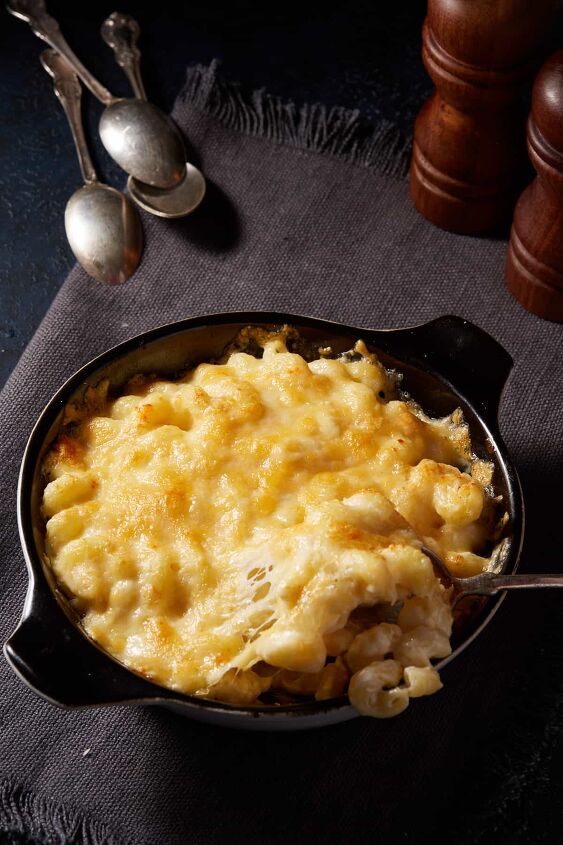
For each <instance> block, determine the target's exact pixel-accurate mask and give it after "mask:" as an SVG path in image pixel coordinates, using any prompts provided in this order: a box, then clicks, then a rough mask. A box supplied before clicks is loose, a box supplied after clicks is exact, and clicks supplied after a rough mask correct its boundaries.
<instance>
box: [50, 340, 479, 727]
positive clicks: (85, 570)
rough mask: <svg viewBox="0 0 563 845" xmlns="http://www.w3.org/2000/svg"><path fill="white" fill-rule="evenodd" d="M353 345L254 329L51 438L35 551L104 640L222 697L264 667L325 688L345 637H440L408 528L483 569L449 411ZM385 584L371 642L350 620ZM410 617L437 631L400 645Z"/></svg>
mask: <svg viewBox="0 0 563 845" xmlns="http://www.w3.org/2000/svg"><path fill="white" fill-rule="evenodd" d="M356 349H357V351H359V352H363V353H365V354H363V355H358V354H356V355H355V356H353V357H352V358H349V359H346V358H343V359H339V360H332V359H319V360H316V361H312V362H311V363H307V362H306V361H305V360H304V359H303V358H302V357H301V356H299V355H297V354H293V353H290V352H288V351H287V349H286V347H285V345H284V343H283V342H282V341H281V340H280V339H273V340H269V341H267V342H265V344H264V354H263V358H261V359H259V358H256V357H253V356H252V355H249V354H246V353H243V352H237V353H234V354H232V355H231V356H230V357H229V358H228V360H227V362H226V363H225V364H201V365H200V366H198V367H197V368H196V369H194V370H193V371H191V372H189V373H188V374H187V375H186V376H185V377H183V378H181V379H179V380H177V381H174V382H172V381H163V380H152V381H147V380H143V379H142V378H141V379H138V380H137V381H136V382H134V383H133V384H132V385H131V387H130V393H129V395H124V396H121V397H120V398H118V399H116V400H113V401H107V402H106V403H105V404H103V405H102V407H101V408H98V409H97V411H96V412H95V413H91V414H86V415H85V416H84V415H82V417H83V418H82V419H80V418H79V419H76V420H75V421H74V423H73V425H72V427H71V428H70V429H69V430H68V431H66V432H65V433H64V434H62V435H61V436H60V437H59V439H58V441H57V443H56V444H55V446H54V448H53V449H52V451H51V454H50V455H49V457H48V459H47V462H46V472H47V476H48V478H49V479H50V480H49V483H48V484H47V486H46V488H45V492H44V501H43V510H44V515H45V518H46V520H47V523H46V534H47V544H46V550H47V554H48V557H49V560H50V563H51V565H52V567H53V569H54V571H55V573H56V576H57V578H58V580H59V581H60V584H61V585H62V587H63V589H64V590H65V591H66V593H67V594H68V595H70V596H71V597H72V601H73V604H74V606H75V607H76V609H77V610H78V612H79V613H80V615H81V617H82V624H83V626H84V628H85V630H86V631H87V633H88V634H89V635H90V636H91V637H92V638H94V639H95V640H96V641H97V642H98V643H99V644H100V645H101V646H102V647H103V648H104V649H106V650H107V651H108V652H110V653H111V654H112V655H114V656H115V657H116V658H117V659H118V660H120V661H121V662H123V663H124V664H125V665H127V666H128V667H130V668H132V669H134V670H136V671H137V672H140V673H142V674H143V675H145V676H147V677H149V678H151V679H152V680H154V681H156V682H158V683H160V684H162V685H165V686H168V687H172V688H174V689H177V690H180V691H182V692H185V693H195V694H200V695H210V696H212V697H216V698H221V699H223V700H227V701H234V702H237V703H241V702H242V703H248V702H252V701H255V699H256V697H257V696H258V695H260V694H261V693H262V692H263V691H264V690H265V689H267V688H268V687H269V686H270V685H271V684H272V683H273V681H272V679H273V678H274V679H275V678H276V677H279V673H278V674H276V672H275V669H276V668H278V669H283V670H284V671H285V673H286V675H285V689H286V690H288V689H289V690H292V689H293V688H292V686H291V684H292V683H293V684H294V686H295V684H296V683H297V685H299V683H301V684H302V681H299V678H301V677H302V673H306V681H307V680H311V679H314V682H313V683H312V688H311V689H309V687H307V689H305V687H303V685H302V686H301V687H300V688H299V689H298V690H297V691H298V692H303V691H304V692H307V690H308V691H309V692H312V691H313V692H314V691H315V690H318V689H319V685H322V684H324V687H323V689H325V692H326V694H323V695H320V694H319V695H318V696H317V697H329V696H330V695H331V694H338V693H339V692H342V688H343V686H345V685H346V684H347V681H348V678H349V675H350V674H351V673H352V672H353V671H355V670H358V671H359V670H363V671H364V673H365V672H366V669H365V668H363V667H365V666H366V660H365V659H363V658H361V659H360V658H357V657H356V658H354V654H355V653H356V652H357V653H358V654H359V653H360V652H361V651H362V649H364V648H367V647H368V646H369V648H371V649H372V652H371V655H372V657H373V658H374V659H375V656H378V659H379V660H381V661H384V662H383V663H382V664H381V665H382V666H383V667H385V666H386V665H387V664H392V663H393V664H395V663H397V665H399V669H401V667H402V666H405V667H406V666H411V667H413V666H414V667H416V666H428V665H429V658H430V657H436V656H443V655H444V654H447V653H448V651H449V645H448V641H447V639H448V636H449V633H450V630H451V613H450V607H449V603H448V594H447V592H446V591H445V590H444V588H443V587H442V585H441V584H440V582H439V581H438V579H437V578H436V577H435V574H434V571H433V568H432V565H431V563H430V561H429V560H428V558H426V557H425V555H424V554H422V552H421V551H420V543H421V540H424V542H425V543H426V545H428V546H431V547H432V548H434V549H435V550H436V551H437V552H439V553H440V554H441V555H442V556H443V558H444V559H445V560H446V561H447V562H448V563H449V565H450V567H451V568H452V570H454V571H455V572H456V574H461V575H470V574H474V573H475V572H478V571H481V570H482V569H483V568H484V565H485V563H486V562H485V561H484V559H483V558H480V557H478V556H477V555H476V554H475V553H474V552H475V551H477V550H479V547H480V546H481V545H482V544H483V541H484V540H485V539H486V535H487V529H486V520H484V519H483V517H482V511H483V506H484V502H485V494H484V489H483V487H482V485H481V484H480V483H479V482H478V481H477V480H476V479H475V478H473V477H472V476H471V475H470V474H468V472H463V471H460V469H458V468H457V467H458V466H463V465H464V463H466V459H467V455H465V456H464V455H462V454H461V453H460V445H459V444H460V442H461V441H460V437H459V432H460V428H459V427H457V428H456V426H454V425H453V424H452V421H451V419H447V420H430V419H428V418H426V417H425V416H424V415H423V414H422V412H420V411H419V410H417V409H416V407H414V406H411V405H409V404H407V403H405V402H403V401H399V400H396V399H391V400H390V399H389V398H388V396H389V393H390V391H391V390H392V386H391V384H390V381H389V379H388V376H387V373H386V371H385V370H384V368H383V367H382V366H381V365H380V364H379V363H378V361H377V360H376V359H375V357H374V356H370V355H368V354H367V350H365V347H363V345H361V344H358V346H357V347H356ZM358 359H359V360H358ZM461 440H463V438H461ZM398 602H404V606H403V611H401V613H402V617H400V618H399V623H398V625H397V624H388V625H387V628H388V629H389V631H387V633H388V634H389V637H390V639H389V643H391V645H389V643H387V645H388V648H387V652H389V651H392V650H393V657H394V659H393V660H388V659H384V658H385V652H384V651H383V652H381V648H384V647H383V646H381V643H380V644H379V646H377V648H376V647H375V646H373V644H371V645H370V644H369V643H367V640H366V641H365V642H364V641H361V642H360V640H359V638H358V636H356V635H357V633H358V630H359V629H358V628H357V627H356V628H354V624H353V622H352V621H351V620H353V618H354V613H353V612H354V611H355V609H356V608H358V607H364V608H365V607H366V606H367V607H370V606H371V607H373V606H377V607H379V606H387V607H390V606H393V605H397V603H398ZM413 602H414V604H413ZM417 602H418V604H417ZM356 613H358V611H356ZM413 614H414V616H413ZM417 614H418V615H417ZM421 614H422V616H421ZM401 618H402V621H401ZM413 619H414V622H413ZM409 620H410V621H409ZM432 620H434V621H432ZM421 622H422V623H423V624H422V627H423V628H424V629H425V630H428V631H433V632H434V634H439V635H440V636H441V637H442V639H441V641H440V644H439V645H438V646H436V645H434V646H433V648H434V652H432V646H429V647H427V648H426V653H422V652H421V654H422V658H420V656H419V657H418V658H416V656H415V657H413V645H412V644H413V637H412V635H411V634H412V631H413V630H415V629H416V631H418V632H419V634H420V631H419V629H420V628H421V624H420V623H421ZM399 626H400V627H399ZM384 627H385V626H383V627H382V626H381V625H379V626H378V629H379V633H378V637H379V638H380V639H381V636H382V631H383V634H385V631H386V630H387V629H385V630H384ZM391 629H397V631H391ZM363 630H364V633H363V634H362V635H361V636H363V637H364V640H365V638H366V632H365V626H364V629H363ZM371 630H372V631H373V628H372V629H371ZM390 631H391V633H389V632H390ZM409 632H411V633H409ZM440 632H441V633H440ZM368 633H369V632H368ZM354 637H355V640H354ZM401 637H402V639H401ZM339 638H340V639H339ZM397 638H399V639H400V641H399V640H398V639H397ZM444 638H445V646H444ZM422 639H423V640H424V636H423V637H422ZM427 639H428V637H427ZM353 640H354V642H356V646H355V649H356V652H354V648H352V647H351V646H350V643H351V642H352V641H353ZM419 640H420V636H419ZM338 642H340V646H339V645H338ZM358 642H360V645H359V646H358ZM378 642H380V640H378ZM335 643H336V645H335ZM362 643H363V645H362ZM409 644H410V645H409ZM417 647H418V646H417ZM347 648H350V652H349V653H350V655H351V657H349V659H348V660H347V661H346V660H345V658H342V659H340V658H338V660H337V662H336V663H329V664H328V666H327V665H325V664H326V661H327V653H330V654H333V655H335V654H344V651H345V649H347ZM369 648H368V652H369ZM378 648H379V651H380V652H381V654H379V652H377V649H378ZM374 649H375V650H374ZM409 649H410V651H409ZM415 651H416V649H415ZM423 652H424V649H423ZM417 654H418V652H417ZM401 655H402V656H401ZM354 661H356V663H354ZM397 661H398V662H397ZM367 662H368V663H370V660H368V661H367ZM264 664H267V666H266V667H265V666H264ZM329 666H332V668H331V669H330V671H328V667H329ZM252 667H256V668H257V669H261V671H256V672H254V671H250V670H251V669H252ZM268 667H274V669H269V668H268ZM323 667H324V669H323ZM358 667H359V668H358ZM385 671H386V672H387V675H389V677H391V676H392V675H394V673H395V668H394V667H393V666H391V667H387V669H386V670H385ZM417 671H418V672H419V673H420V671H422V670H417ZM323 672H324V674H323ZM288 673H289V674H288ZM291 673H294V674H293V675H292V674H291ZM295 673H300V674H299V675H295ZM319 673H320V674H319ZM389 673H391V674H389ZM282 675H283V673H282ZM387 675H386V676H385V677H387ZM399 675H400V672H399ZM329 676H330V677H329ZM336 676H338V678H340V679H341V680H339V681H338V683H336V686H334V684H333V680H334V678H335V677H336ZM409 677H410V678H411V681H409V680H408V678H409ZM327 678H328V680H327ZM418 678H419V675H417V674H416V672H415V671H414V670H413V671H411V673H410V676H409V675H408V673H405V679H406V680H407V682H408V683H413V684H414V682H415V680H416V681H417V683H418V680H417V679H418ZM342 679H343V680H342ZM413 679H414V680H413ZM382 683H385V681H383V682H382ZM274 685H275V684H274ZM438 685H439V684H438ZM282 686H283V684H282ZM356 686H357V684H356ZM431 686H432V684H431ZM435 688H436V685H433V687H432V689H430V688H428V689H426V688H425V689H426V691H427V692H431V691H433V690H434V689H435ZM413 689H414V687H413ZM331 690H332V692H331ZM412 694H415V693H412ZM416 694H423V692H421V691H420V690H419V692H418V693H416ZM351 695H352V685H351ZM357 697H358V696H357ZM358 706H360V705H358ZM366 706H367V705H366ZM360 709H361V707H360ZM365 712H368V711H367V710H366V711H365Z"/></svg>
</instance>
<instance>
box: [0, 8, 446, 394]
mask: <svg viewBox="0 0 563 845" xmlns="http://www.w3.org/2000/svg"><path fill="white" fill-rule="evenodd" d="M48 5H49V10H50V11H51V13H52V14H53V15H54V16H55V17H57V18H58V19H59V20H60V21H61V22H62V25H63V31H64V33H65V35H66V36H67V40H68V41H69V42H70V44H71V45H72V46H73V48H74V49H75V50H76V52H77V53H78V54H79V55H80V57H81V58H82V59H83V61H84V62H85V64H87V65H88V67H89V68H91V69H92V70H93V72H94V73H96V74H97V75H98V76H99V77H100V78H101V80H102V81H103V82H104V83H105V84H106V85H107V86H108V87H109V88H110V89H111V90H114V91H115V92H116V93H118V94H123V95H125V94H127V92H128V89H127V83H126V82H125V79H124V76H123V74H122V72H121V70H120V69H119V68H117V67H116V66H115V64H114V62H113V59H112V55H111V52H110V50H109V48H108V47H107V46H106V45H105V44H104V43H103V41H102V40H101V38H100V35H99V28H100V24H101V23H102V21H103V20H104V18H105V17H106V16H107V15H108V14H109V13H110V12H112V11H113V10H114V9H115V6H114V5H113V3H112V2H110V3H107V2H90V3H87V4H84V3H81V4H76V3H70V2H55V1H54V0H53V2H50V3H49V4H48ZM380 5H381V6H383V4H375V3H373V0H352V2H350V3H346V4H342V5H341V6H340V8H339V9H338V10H337V11H330V9H331V8H332V6H331V4H320V3H309V4H303V3H298V2H294V0H290V2H286V3H283V4H270V3H264V4H257V3H252V2H250V0H248V2H240V0H239V2H231V3H227V2H225V1H224V0H219V1H218V0H208V2H202V0H194V2H190V3H189V4H177V3H170V2H160V3H158V4H155V3H154V2H153V3H150V4H149V3H144V4H143V3H124V4H121V5H120V6H119V10H120V11H126V12H129V13H130V14H133V15H134V16H135V17H136V18H137V19H138V20H139V22H140V24H141V27H142V33H143V34H142V40H141V44H140V46H141V48H142V53H143V72H144V76H145V79H146V87H147V89H148V92H149V96H150V98H151V99H153V100H154V101H155V102H157V103H158V104H159V105H161V106H163V107H165V108H167V109H169V108H171V106H172V102H173V100H174V96H175V95H176V93H177V92H178V90H179V88H180V87H181V85H182V82H183V79H184V71H185V67H186V65H187V64H190V63H196V62H209V61H210V60H211V59H213V58H219V59H220V60H221V61H222V63H223V73H224V75H225V76H227V77H229V78H231V79H238V80H240V81H241V82H243V83H244V84H245V85H247V86H249V87H252V88H256V87H265V88H267V89H268V90H269V91H270V92H272V93H274V94H279V95H280V96H282V97H284V98H288V99H294V100H295V101H296V102H302V101H308V102H315V101H320V102H324V103H327V104H329V105H341V106H346V107H348V108H358V109H360V110H361V112H362V114H363V115H365V117H366V119H368V120H371V121H377V119H378V118H380V117H382V116H383V117H385V118H387V119H388V120H391V121H393V122H395V123H397V124H399V125H400V126H401V128H402V129H403V130H404V132H405V133H407V134H408V133H409V132H410V131H411V127H412V123H413V120H414V116H415V114H416V111H417V109H418V107H419V106H420V104H421V103H422V102H423V100H424V98H425V96H426V95H427V94H428V92H429V91H430V88H431V85H430V81H429V80H428V78H427V76H426V74H425V73H424V70H423V68H422V65H421V62H420V26H421V22H422V19H423V16H424V9H425V3H424V2H422V0H410V2H409V3H402V4H395V5H394V6H392V8H391V10H389V9H388V10H387V11H384V10H382V8H381V7H380ZM175 6H179V7H182V6H183V8H180V9H179V10H178V9H176V10H174V7H175ZM0 17H1V18H2V25H1V26H0V147H1V150H2V156H1V161H0V209H1V211H0V214H1V225H0V303H1V306H2V307H1V308H0V384H2V383H3V382H4V381H5V379H6V378H7V377H8V375H9V373H10V372H11V370H12V369H13V367H14V365H15V364H16V362H17V360H18V358H19V356H20V354H21V352H22V350H23V348H24V347H25V345H26V343H27V342H28V340H29V338H30V337H31V335H32V334H33V332H34V330H35V328H36V327H37V325H38V323H39V321H40V320H41V317H42V316H43V314H44V313H45V311H46V310H47V308H48V306H49V303H50V302H51V300H52V299H53V296H54V295H55V293H56V292H57V290H58V288H59V286H60V285H61V283H62V281H63V280H64V278H65V276H66V274H67V271H68V270H69V269H70V267H71V266H72V264H73V257H72V254H71V252H70V248H69V246H68V244H67V242H66V238H65V233H64V224H63V211H64V206H65V203H66V201H67V199H68V198H69V197H70V195H71V194H72V193H73V191H75V190H76V189H77V188H78V187H79V186H80V172H79V169H78V164H77V161H76V158H75V155H74V151H73V147H72V141H71V137H70V133H69V131H68V128H67V124H66V119H65V117H64V114H63V111H62V109H61V108H60V106H59V105H58V104H57V102H56V101H55V98H54V96H53V93H52V87H51V82H50V80H49V78H48V77H47V75H46V73H45V72H44V71H43V69H42V68H41V66H40V64H39V61H38V57H39V54H40V52H41V50H42V48H43V47H42V43H41V42H40V41H39V40H38V39H37V38H35V37H34V36H33V35H32V33H31V31H30V30H29V28H28V27H27V26H26V24H24V23H23V22H21V21H19V20H16V19H15V18H12V17H11V16H9V15H8V14H6V13H5V12H4V11H2V12H0ZM83 110H84V114H85V117H86V121H87V125H88V129H89V138H90V139H91V148H92V151H93V153H94V159H95V163H96V164H97V165H98V167H99V175H100V177H101V178H102V179H103V180H105V181H108V182H110V183H111V184H115V185H120V184H122V183H123V177H124V174H123V172H122V171H120V169H119V168H118V167H117V165H115V164H114V163H113V162H112V161H111V160H110V159H109V158H108V156H107V154H106V153H105V151H104V150H103V148H102V146H101V144H100V141H99V139H98V136H97V122H98V119H99V115H100V111H101V108H100V106H99V104H98V103H97V102H96V101H94V100H93V98H92V97H91V96H90V95H89V94H85V95H84V99H83Z"/></svg>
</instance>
